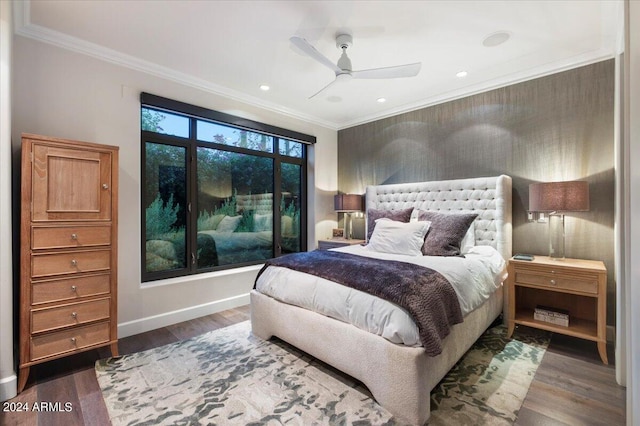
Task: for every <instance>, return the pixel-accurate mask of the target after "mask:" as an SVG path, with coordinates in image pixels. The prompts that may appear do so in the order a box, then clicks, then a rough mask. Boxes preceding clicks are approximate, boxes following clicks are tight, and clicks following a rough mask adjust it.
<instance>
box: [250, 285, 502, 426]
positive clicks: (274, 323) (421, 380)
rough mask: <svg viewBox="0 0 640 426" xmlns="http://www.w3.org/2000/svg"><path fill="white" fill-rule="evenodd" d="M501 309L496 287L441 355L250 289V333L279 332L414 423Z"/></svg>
mask: <svg viewBox="0 0 640 426" xmlns="http://www.w3.org/2000/svg"><path fill="white" fill-rule="evenodd" d="M501 311H502V291H497V292H495V293H494V295H493V296H492V297H491V298H490V299H489V300H488V301H487V302H485V304H484V305H483V306H482V307H481V308H478V309H476V310H475V311H473V312H472V313H470V314H469V315H468V316H467V317H466V318H465V321H464V322H463V323H462V324H458V325H455V326H454V327H453V328H452V330H451V334H449V336H447V337H446V339H445V340H444V350H443V352H442V353H441V354H440V355H438V356H436V357H429V356H427V355H426V354H425V353H424V350H423V349H422V348H419V347H418V348H416V347H407V346H402V345H397V344H394V343H391V342H389V341H388V340H386V339H384V338H382V337H380V336H377V335H374V334H371V333H368V332H366V331H363V330H360V329H358V328H356V327H354V326H352V325H350V324H347V323H344V322H341V321H337V320H335V319H332V318H329V317H326V316H324V315H321V314H318V313H315V312H312V311H309V310H306V309H302V308H299V307H297V306H293V305H289V304H286V303H282V302H279V301H277V300H276V299H273V298H271V297H269V296H266V295H263V294H261V293H259V292H257V291H255V290H253V291H251V326H252V330H253V334H254V335H256V336H257V337H260V338H262V339H265V340H268V339H269V338H271V337H272V336H277V337H279V338H281V339H282V340H284V341H286V342H288V343H290V344H292V345H293V346H295V347H297V348H299V349H301V350H303V351H305V352H307V353H308V354H310V355H312V356H314V357H316V358H317V359H319V360H321V361H323V362H326V363H327V364H330V365H332V366H333V367H335V368H337V369H338V370H340V371H343V372H344V373H346V374H348V375H350V376H352V377H353V378H355V379H357V380H359V381H361V382H362V383H363V384H364V385H365V386H367V388H368V389H369V391H370V392H371V394H372V395H373V397H374V398H375V399H376V401H377V402H378V403H379V404H380V405H381V406H383V407H384V408H386V409H387V410H389V412H391V414H393V415H394V416H396V417H398V418H400V419H402V420H405V421H408V422H410V423H411V424H414V425H423V424H425V423H426V422H427V420H428V419H429V415H430V392H431V390H432V389H433V388H434V387H435V386H436V385H437V384H438V382H439V381H440V380H441V379H442V378H443V377H444V376H445V375H446V374H447V372H448V371H449V370H450V369H451V367H453V365H454V364H455V363H456V362H457V361H458V360H459V359H460V357H462V355H463V354H464V353H465V352H466V351H467V350H468V349H469V347H470V346H471V345H472V344H473V342H475V341H476V340H477V339H478V337H480V335H481V334H482V333H483V332H484V331H485V330H486V329H487V328H488V327H489V325H491V323H492V322H493V321H494V320H495V319H496V318H497V317H498V315H499V314H500V312H501ZM301 331H303V332H301ZM372 354H375V356H372Z"/></svg>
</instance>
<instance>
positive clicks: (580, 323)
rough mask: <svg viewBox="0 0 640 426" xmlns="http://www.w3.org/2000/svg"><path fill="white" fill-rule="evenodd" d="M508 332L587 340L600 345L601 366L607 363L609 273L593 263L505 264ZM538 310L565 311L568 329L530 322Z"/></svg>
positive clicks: (542, 258) (541, 259) (544, 259)
mask: <svg viewBox="0 0 640 426" xmlns="http://www.w3.org/2000/svg"><path fill="white" fill-rule="evenodd" d="M508 272H509V277H508V278H507V285H508V292H509V312H508V333H507V336H508V337H511V335H512V334H513V330H514V328H515V326H516V324H521V325H526V326H528V327H535V328H539V329H543V330H548V331H552V332H554V333H561V334H566V335H568V336H573V337H579V338H581V339H586V340H591V341H594V342H596V343H597V344H598V353H599V354H600V358H601V359H602V362H603V363H605V364H608V361H607V339H606V312H607V270H606V268H605V266H604V263H602V262H600V261H595V260H580V259H563V260H556V259H551V258H549V257H548V256H535V258H534V260H532V261H526V260H515V259H511V260H509V265H508ZM536 306H544V307H549V308H551V309H554V310H558V311H568V313H569V325H568V326H566V327H565V326H563V325H556V324H552V323H550V322H547V321H540V320H536V319H534V310H535V308H536Z"/></svg>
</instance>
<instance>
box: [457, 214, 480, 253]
mask: <svg viewBox="0 0 640 426" xmlns="http://www.w3.org/2000/svg"><path fill="white" fill-rule="evenodd" d="M475 246H476V226H475V221H474V222H471V225H469V229H467V233H466V234H464V238H463V239H462V242H460V253H461V254H467V253H469V251H470V250H471V249H472V248H473V247H475Z"/></svg>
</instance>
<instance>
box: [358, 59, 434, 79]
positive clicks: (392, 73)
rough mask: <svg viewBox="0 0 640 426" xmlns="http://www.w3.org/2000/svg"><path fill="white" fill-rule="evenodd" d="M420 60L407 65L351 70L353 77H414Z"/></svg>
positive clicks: (420, 65) (418, 68)
mask: <svg viewBox="0 0 640 426" xmlns="http://www.w3.org/2000/svg"><path fill="white" fill-rule="evenodd" d="M420 67H422V63H421V62H416V63H415V64H407V65H397V66H395V67H385V68H372V69H369V70H361V71H352V72H351V76H352V77H353V78H402V77H414V76H416V75H418V73H419V72H420Z"/></svg>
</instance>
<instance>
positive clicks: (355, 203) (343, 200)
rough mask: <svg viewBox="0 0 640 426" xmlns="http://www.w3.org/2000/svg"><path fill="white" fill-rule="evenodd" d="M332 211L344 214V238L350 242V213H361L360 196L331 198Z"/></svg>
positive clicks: (336, 196) (348, 195)
mask: <svg viewBox="0 0 640 426" xmlns="http://www.w3.org/2000/svg"><path fill="white" fill-rule="evenodd" d="M333 209H334V210H335V211H336V212H338V213H345V221H344V223H345V226H344V227H345V230H344V237H345V238H346V239H347V240H350V239H351V238H352V236H353V232H352V231H353V229H352V224H351V213H353V212H360V211H362V195H358V194H337V195H335V196H334V197H333Z"/></svg>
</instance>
